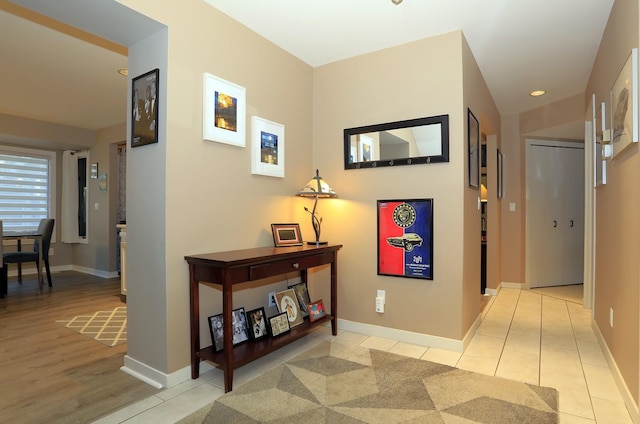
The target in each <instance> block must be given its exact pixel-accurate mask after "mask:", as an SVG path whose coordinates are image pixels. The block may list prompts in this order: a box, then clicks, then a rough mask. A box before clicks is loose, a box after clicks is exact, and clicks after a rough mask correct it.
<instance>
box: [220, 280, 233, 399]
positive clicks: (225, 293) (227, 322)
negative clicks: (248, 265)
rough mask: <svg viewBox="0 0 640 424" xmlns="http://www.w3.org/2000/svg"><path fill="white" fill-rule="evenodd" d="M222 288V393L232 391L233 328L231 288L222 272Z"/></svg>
mask: <svg viewBox="0 0 640 424" xmlns="http://www.w3.org/2000/svg"><path fill="white" fill-rule="evenodd" d="M224 274H225V275H224V276H223V278H224V283H223V287H222V317H223V323H222V325H223V328H224V391H225V393H226V392H230V391H231V390H233V366H234V364H233V328H232V326H231V324H232V317H231V310H232V308H233V286H232V284H231V282H230V281H229V277H228V276H227V275H226V271H225V272H224Z"/></svg>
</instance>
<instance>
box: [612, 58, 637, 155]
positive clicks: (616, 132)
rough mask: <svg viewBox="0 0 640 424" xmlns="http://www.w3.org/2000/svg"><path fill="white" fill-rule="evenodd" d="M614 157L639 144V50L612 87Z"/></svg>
mask: <svg viewBox="0 0 640 424" xmlns="http://www.w3.org/2000/svg"><path fill="white" fill-rule="evenodd" d="M610 125H611V130H612V134H611V144H612V145H613V157H614V158H615V157H616V156H617V155H618V154H620V153H622V152H623V151H624V150H626V149H627V148H628V147H629V146H631V144H632V143H637V142H638V49H637V48H634V49H632V50H631V53H630V54H629V56H628V57H627V60H626V62H625V63H624V66H623V67H622V69H621V70H620V72H619V73H618V76H617V77H616V80H615V82H614V83H613V86H612V87H611V122H610Z"/></svg>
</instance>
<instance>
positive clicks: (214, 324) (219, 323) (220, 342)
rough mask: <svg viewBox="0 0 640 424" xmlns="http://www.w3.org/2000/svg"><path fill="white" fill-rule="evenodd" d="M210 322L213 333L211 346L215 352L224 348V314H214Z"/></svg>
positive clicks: (210, 329)
mask: <svg viewBox="0 0 640 424" xmlns="http://www.w3.org/2000/svg"><path fill="white" fill-rule="evenodd" d="M207 321H208V322H209V332H210V333H211V346H212V347H213V350H214V352H220V351H221V350H222V349H223V348H224V323H223V322H224V319H223V317H222V314H217V315H212V316H210V317H209V318H208V319H207Z"/></svg>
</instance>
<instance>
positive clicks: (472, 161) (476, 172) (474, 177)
mask: <svg viewBox="0 0 640 424" xmlns="http://www.w3.org/2000/svg"><path fill="white" fill-rule="evenodd" d="M467 149H468V152H469V155H468V156H469V163H468V170H469V187H473V188H476V189H479V188H480V124H478V120H477V119H476V117H475V115H474V114H473V112H471V109H469V108H467Z"/></svg>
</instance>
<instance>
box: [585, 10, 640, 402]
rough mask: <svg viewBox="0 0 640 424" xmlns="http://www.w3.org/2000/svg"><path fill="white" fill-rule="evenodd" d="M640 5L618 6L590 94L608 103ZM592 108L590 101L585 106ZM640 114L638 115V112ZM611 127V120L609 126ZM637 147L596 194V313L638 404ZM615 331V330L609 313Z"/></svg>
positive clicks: (614, 163)
mask: <svg viewBox="0 0 640 424" xmlns="http://www.w3.org/2000/svg"><path fill="white" fill-rule="evenodd" d="M638 13H639V12H638V2H637V1H620V0H618V1H616V2H615V4H614V6H613V10H612V11H611V15H610V17H609V22H608V24H607V27H606V30H605V33H604V36H603V39H602V42H601V45H600V49H599V51H598V55H597V57H596V60H595V63H594V67H593V70H592V72H591V76H590V79H589V83H588V86H587V90H586V93H587V94H588V96H587V97H588V100H590V99H591V94H595V95H596V101H597V102H598V104H600V102H603V101H604V102H606V108H607V110H609V111H610V110H611V101H610V98H609V90H610V89H611V86H612V85H613V82H614V81H615V79H616V77H617V74H618V72H619V70H620V69H621V68H622V66H623V65H624V63H625V61H626V59H627V57H628V55H629V54H630V52H631V49H632V48H635V47H638ZM585 107H586V102H585ZM636 113H637V111H636ZM607 127H610V121H608V122H607ZM638 153H639V148H638V145H637V144H635V145H633V146H631V148H629V149H628V150H627V151H625V152H623V153H622V154H619V155H618V156H616V157H615V158H614V159H612V160H610V161H608V163H607V184H606V185H605V186H602V187H600V188H598V189H597V190H596V273H595V307H594V314H595V320H596V323H597V325H598V328H599V329H600V331H601V332H602V335H603V336H604V339H605V340H606V342H607V346H608V347H609V350H610V351H611V353H612V355H613V357H614V359H615V361H616V364H617V366H618V368H619V369H620V372H621V374H622V376H623V378H624V380H625V382H626V384H627V386H628V388H629V390H630V391H631V394H632V396H633V397H634V400H635V402H636V404H637V403H638V399H639V395H638V390H639V387H638V371H639V368H638V361H639V349H638V343H639V337H638V335H639V332H640V327H639V314H638V303H639V294H640V292H639V290H638V282H639V277H640V274H639V272H638V257H639V256H640V220H638V216H637V213H636V212H637V211H638V208H639V207H640V197H639V196H638V195H637V193H638V181H640V155H639V154H638ZM610 308H613V311H614V326H613V328H611V327H610V325H609V309H610Z"/></svg>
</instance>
